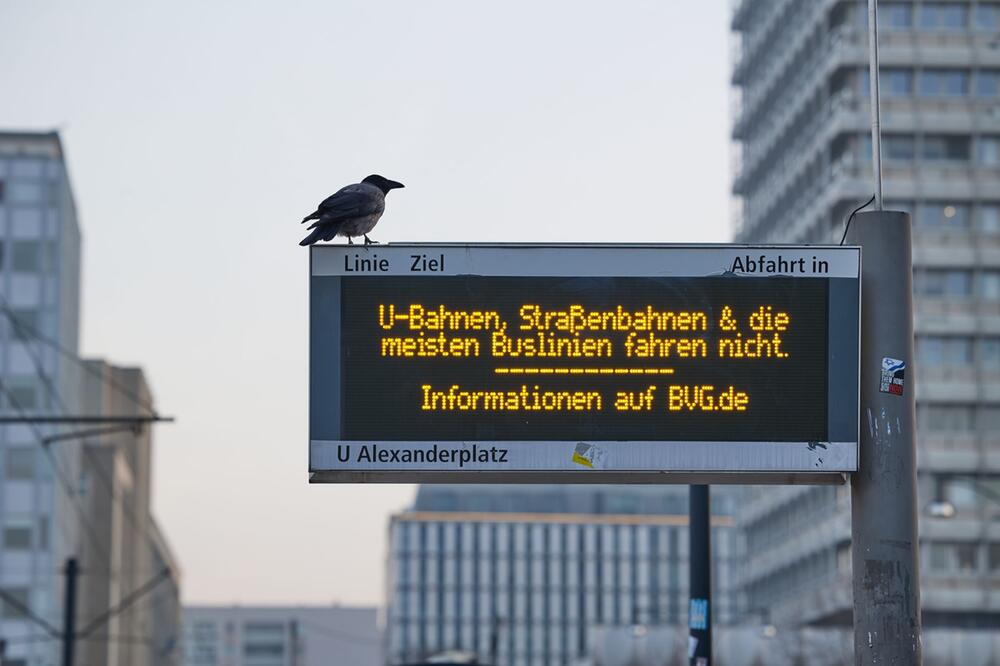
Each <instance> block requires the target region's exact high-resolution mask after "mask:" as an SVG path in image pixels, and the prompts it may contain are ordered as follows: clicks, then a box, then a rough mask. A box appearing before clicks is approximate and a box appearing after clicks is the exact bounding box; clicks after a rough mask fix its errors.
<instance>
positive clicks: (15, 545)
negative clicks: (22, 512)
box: [3, 527, 31, 550]
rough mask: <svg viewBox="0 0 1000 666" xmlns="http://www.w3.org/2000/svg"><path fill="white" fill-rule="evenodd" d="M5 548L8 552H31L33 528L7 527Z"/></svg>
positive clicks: (4, 536)
mask: <svg viewBox="0 0 1000 666" xmlns="http://www.w3.org/2000/svg"><path fill="white" fill-rule="evenodd" d="M3 546H4V548H7V549H8V550H31V528H30V527H5V528H4V530H3Z"/></svg>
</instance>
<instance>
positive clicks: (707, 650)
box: [688, 485, 712, 666]
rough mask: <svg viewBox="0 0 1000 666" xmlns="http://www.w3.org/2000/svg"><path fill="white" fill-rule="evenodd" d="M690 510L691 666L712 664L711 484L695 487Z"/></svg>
mask: <svg viewBox="0 0 1000 666" xmlns="http://www.w3.org/2000/svg"><path fill="white" fill-rule="evenodd" d="M689 497H690V499H689V502H688V504H689V506H688V510H689V513H690V518H689V521H688V534H689V538H688V541H689V543H688V552H689V553H690V557H689V558H688V576H689V577H688V580H689V585H688V593H689V594H690V597H691V601H690V605H689V607H688V628H689V632H688V636H689V638H688V657H689V661H690V665H691V666H710V664H711V663H712V543H711V539H712V537H711V534H712V533H711V524H710V522H709V521H710V513H711V511H710V509H711V506H710V503H709V494H708V486H704V485H701V486H691V487H690V491H689Z"/></svg>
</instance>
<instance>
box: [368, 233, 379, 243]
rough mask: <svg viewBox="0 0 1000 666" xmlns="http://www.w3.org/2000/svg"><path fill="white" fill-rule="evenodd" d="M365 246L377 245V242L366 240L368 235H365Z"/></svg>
mask: <svg viewBox="0 0 1000 666" xmlns="http://www.w3.org/2000/svg"><path fill="white" fill-rule="evenodd" d="M365 245H378V241H377V240H372V239H371V238H368V234H365Z"/></svg>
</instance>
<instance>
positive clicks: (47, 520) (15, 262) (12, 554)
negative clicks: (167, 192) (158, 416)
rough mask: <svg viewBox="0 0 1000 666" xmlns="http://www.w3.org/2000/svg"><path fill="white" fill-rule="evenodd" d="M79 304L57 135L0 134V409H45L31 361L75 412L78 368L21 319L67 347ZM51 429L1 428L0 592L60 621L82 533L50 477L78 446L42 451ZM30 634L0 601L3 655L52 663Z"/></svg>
mask: <svg viewBox="0 0 1000 666" xmlns="http://www.w3.org/2000/svg"><path fill="white" fill-rule="evenodd" d="M79 310H80V230H79V227H78V225H77V219H76V209H75V206H74V203H73V195H72V192H71V190H70V183H69V178H68V176H67V173H66V165H65V162H64V161H63V152H62V144H61V142H60V140H59V137H58V135H56V134H54V133H30V132H0V405H2V408H0V413H3V414H6V415H11V416H16V415H19V414H51V413H53V412H54V411H55V409H56V403H55V399H54V398H53V396H52V393H51V391H49V389H48V387H47V385H46V380H45V379H43V377H42V373H40V372H39V368H42V369H43V370H44V374H45V376H46V377H47V378H48V381H49V382H51V385H52V386H53V387H55V388H56V390H57V391H58V393H59V394H60V395H61V396H62V397H63V400H64V401H65V403H66V407H67V408H68V409H71V410H73V411H77V412H78V410H79V395H80V369H79V367H78V366H77V365H76V364H75V363H73V362H72V361H69V360H67V359H66V358H65V357H64V356H62V355H61V354H60V353H59V352H58V351H56V350H55V349H54V348H52V347H50V346H47V345H44V344H41V343H40V342H39V341H38V340H37V339H36V338H35V337H33V336H32V335H31V334H30V332H29V331H28V328H29V327H30V329H31V330H33V331H38V332H40V333H41V334H43V335H45V336H47V337H48V338H50V339H52V340H54V341H56V342H57V343H58V344H59V345H61V346H62V347H63V348H64V349H66V350H67V351H68V352H69V353H70V354H74V355H75V354H76V353H77V334H78V330H79ZM15 321H16V322H22V323H23V326H20V325H16V324H15ZM56 430H57V429H56V428H55V427H54V426H49V425H24V424H17V425H4V426H0V452H2V455H0V521H2V534H0V537H2V538H0V590H2V591H3V592H4V593H5V596H7V597H8V599H10V598H13V599H16V600H18V601H20V602H21V603H22V604H24V605H25V606H28V607H30V609H31V610H32V612H34V613H36V614H37V615H38V616H39V617H40V618H41V619H43V620H44V621H46V622H48V623H49V624H51V625H54V626H56V627H59V626H61V625H62V607H63V604H62V599H63V579H62V575H61V572H62V570H63V566H64V563H65V561H66V559H67V558H68V557H69V556H70V555H73V554H74V553H75V552H76V550H75V549H76V547H77V544H78V543H79V539H80V535H81V525H80V524H79V516H78V514H77V512H76V509H75V507H74V504H73V503H74V501H76V499H77V498H76V497H72V496H70V495H69V494H67V492H66V489H65V488H64V487H63V486H62V485H61V483H60V477H62V478H65V479H67V480H69V481H71V482H72V483H75V482H76V480H77V479H78V478H79V475H80V460H81V456H80V447H79V446H76V445H69V446H60V445H52V446H51V447H48V448H47V449H44V450H43V448H42V446H41V444H40V441H41V439H42V438H43V437H45V436H47V435H50V434H53V433H55V432H56ZM39 632H40V628H39V627H38V626H37V625H35V624H32V623H31V622H29V621H28V620H27V619H26V618H25V616H24V614H23V613H22V612H20V610H18V609H17V607H16V605H15V604H12V603H9V601H4V600H0V636H2V637H3V638H5V639H6V640H7V650H6V652H7V657H8V659H7V661H5V662H4V663H5V664H15V665H18V666H21V665H23V664H27V663H29V662H30V663H32V664H34V663H57V662H58V658H57V655H58V654H59V644H58V643H57V642H53V641H40V642H39V641H29V640H28V638H29V637H30V636H34V635H36V634H38V633H39Z"/></svg>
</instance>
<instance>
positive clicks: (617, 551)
mask: <svg viewBox="0 0 1000 666" xmlns="http://www.w3.org/2000/svg"><path fill="white" fill-rule="evenodd" d="M687 497H688V489H687V486H575V485H564V486H541V485H540V486H489V485H483V486H479V485H474V486H449V485H442V486H421V487H420V489H419V491H418V493H417V499H416V502H415V505H414V508H413V510H412V511H408V512H405V513H401V514H398V515H395V516H393V517H392V519H391V521H390V526H389V556H388V562H387V566H388V574H387V583H386V584H387V588H388V589H387V603H386V633H385V641H386V645H387V650H386V657H387V663H388V664H406V663H413V662H418V661H420V660H423V659H427V658H429V657H432V656H433V655H435V654H439V653H443V652H447V651H452V652H465V653H471V654H473V655H475V656H476V658H477V659H478V663H482V664H503V665H505V666H524V665H528V664H545V665H550V664H552V665H555V664H570V663H574V662H576V661H578V660H580V659H585V658H588V657H590V656H592V653H593V652H594V650H595V649H597V647H598V646H597V642H596V637H597V636H599V635H600V632H599V630H601V629H605V628H615V627H630V628H635V627H642V628H643V629H642V630H645V628H655V627H668V626H669V627H674V628H681V627H684V626H686V624H687V607H688V597H687V587H688V564H687V563H688V547H687V543H688V527H687V520H688V516H687V511H688V509H687ZM730 497H731V496H730V494H729V492H728V491H727V490H725V489H713V500H712V501H713V509H714V513H715V516H714V518H713V529H712V538H713V543H712V547H713V583H714V600H715V605H714V609H713V613H714V617H715V621H716V622H718V623H720V624H726V623H729V622H732V621H733V620H734V619H735V614H736V610H737V598H736V591H735V588H734V586H733V583H732V574H731V570H732V567H733V566H734V564H735V560H736V558H737V557H738V555H737V551H736V548H737V542H736V534H735V530H734V529H733V521H732V518H731V517H730V515H729V514H731V512H732V510H733V506H732V501H731V499H730Z"/></svg>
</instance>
